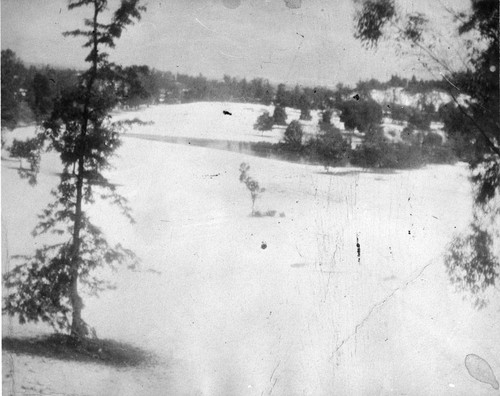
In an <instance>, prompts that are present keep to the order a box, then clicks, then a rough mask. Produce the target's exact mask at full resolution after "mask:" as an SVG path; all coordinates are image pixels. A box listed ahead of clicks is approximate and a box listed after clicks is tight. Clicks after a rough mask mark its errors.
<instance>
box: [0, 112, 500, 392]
mask: <svg viewBox="0 0 500 396" xmlns="http://www.w3.org/2000/svg"><path fill="white" fill-rule="evenodd" d="M222 109H225V110H227V111H229V112H231V113H232V116H224V115H223V114H222ZM265 109H266V108H265V107H264V106H257V105H248V104H233V103H231V104H221V103H209V104H199V103H198V104H197V103H193V104H187V105H173V106H158V107H151V108H148V109H145V110H144V111H141V112H135V113H129V114H125V113H122V114H120V115H119V116H118V117H123V118H125V117H128V118H133V117H135V116H138V117H139V118H141V119H143V120H144V121H148V120H153V121H155V124H154V125H150V126H145V127H138V128H136V129H134V130H133V131H131V132H133V133H143V134H160V135H162V134H163V135H165V136H182V137H196V138H210V139H226V140H230V139H235V140H240V141H259V140H263V139H261V138H260V136H259V135H260V132H256V131H253V129H252V125H253V123H254V122H255V119H256V118H257V116H258V115H259V114H260V113H261V111H263V110H265ZM316 116H317V115H316ZM20 132H23V131H20ZM16 133H17V132H12V133H10V134H9V135H8V139H7V140H8V141H9V139H11V138H12V136H13V135H14V134H16ZM29 133H31V132H30V128H26V129H25V130H24V134H29ZM273 133H274V131H273ZM276 133H277V132H276ZM281 133H282V132H281ZM267 139H268V141H273V139H276V136H271V135H270V136H269V137H268V138H267ZM264 140H265V139H264ZM278 140H279V139H278ZM118 154H119V156H118V157H117V158H115V160H114V163H115V165H116V169H115V170H113V171H111V172H110V173H109V176H110V178H111V180H112V181H113V182H115V183H117V184H118V185H120V192H121V193H122V194H123V195H125V196H126V197H127V198H128V199H129V200H130V205H131V206H132V208H133V212H134V216H135V219H136V224H134V225H130V224H128V223H127V222H126V221H125V220H124V219H122V218H121V217H120V215H119V213H118V210H117V209H115V208H110V207H109V206H107V205H106V204H101V203H99V204H97V205H95V206H93V207H92V208H90V210H89V213H90V215H91V218H92V219H93V220H94V221H95V222H96V223H98V224H99V225H101V226H102V228H103V230H104V231H105V232H106V234H107V235H108V237H109V239H110V240H112V241H114V242H120V243H122V244H124V245H125V246H127V247H130V248H132V249H133V250H134V251H135V252H136V253H137V254H138V255H139V256H140V257H141V259H142V266H141V268H140V271H139V272H131V271H127V270H125V269H123V270H120V271H118V272H117V273H115V274H113V275H112V277H113V279H114V281H115V282H116V284H117V286H118V287H117V289H116V290H113V291H108V292H105V293H103V294H102V296H101V297H100V298H91V297H88V298H87V299H86V300H85V301H86V307H85V310H84V317H85V319H86V320H87V321H88V322H89V323H90V324H92V325H93V326H95V328H96V330H97V333H98V335H99V336H100V337H102V338H112V339H115V340H120V341H126V342H130V343H133V344H135V345H137V346H140V347H143V348H145V349H147V350H151V351H154V352H156V353H157V354H158V356H160V358H161V359H160V362H159V364H157V365H156V366H154V367H144V368H130V369H124V368H122V369H114V368H110V367H105V366H98V365H94V364H88V363H76V362H62V361H57V360H52V359H49V358H40V357H34V356H27V355H8V354H6V353H5V352H4V354H3V391H4V394H64V395H69V394H71V395H117V396H118V395H120V396H121V395H200V396H201V395H271V394H272V395H313V396H316V395H402V394H406V395H483V394H484V395H490V394H492V395H493V394H498V391H495V390H493V388H492V387H491V386H490V385H488V384H485V383H481V382H478V381H477V380H475V379H474V378H472V377H471V376H470V375H469V374H468V372H467V369H466V368H465V366H464V359H465V357H466V355H467V354H471V353H474V354H477V355H479V356H481V357H482V358H484V359H485V360H487V361H488V362H489V364H490V365H491V367H492V369H493V371H494V372H496V374H497V378H499V376H500V333H499V331H498V323H499V319H500V299H499V298H498V297H499V296H498V292H497V294H496V295H494V296H493V299H492V302H491V304H490V305H488V306H487V307H486V308H484V309H483V310H480V311H478V310H476V309H474V308H473V307H472V305H471V303H470V301H465V300H464V299H463V296H462V295H461V294H459V293H457V292H455V289H454V286H453V285H452V284H450V282H449V280H448V277H447V275H446V269H445V266H444V264H443V253H444V252H445V250H446V245H447V243H448V242H449V241H450V239H451V237H452V236H453V234H454V233H455V232H458V231H460V230H463V229H464V228H465V227H466V225H467V223H468V221H469V220H470V217H471V191H470V184H469V182H468V180H467V169H466V167H465V166H463V165H457V166H428V167H426V168H424V169H420V170H414V171H397V172H393V173H389V172H379V173H377V172H368V171H363V170H361V169H357V168H336V169H334V170H333V172H332V173H331V174H326V173H325V172H324V169H323V168H322V167H319V166H310V165H302V164H294V163H288V162H283V161H276V160H269V159H263V158H258V157H253V156H248V155H243V154H240V153H234V152H228V151H219V150H213V149H209V148H202V147H190V146H186V145H178V144H170V143H163V142H152V141H147V140H142V139H138V138H131V137H126V136H125V137H124V138H123V146H122V147H121V148H120V149H119V152H118ZM242 162H247V163H249V164H250V166H251V169H250V175H251V176H252V177H254V178H255V179H256V180H258V181H259V183H260V184H261V186H263V187H265V188H266V191H265V193H264V194H263V195H262V197H261V198H260V199H259V200H258V201H257V204H256V209H257V210H260V211H262V212H265V211H268V210H275V211H276V212H277V215H276V216H275V217H262V218H256V217H250V216H249V214H250V211H251V201H250V194H249V192H248V191H247V190H246V188H245V186H244V185H243V184H242V183H240V182H239V180H238V177H239V172H238V168H239V166H240V164H241V163H242ZM17 166H18V162H17V161H12V160H9V159H4V160H2V235H3V237H2V242H3V244H2V250H3V251H2V261H3V262H2V265H3V271H5V270H6V268H7V267H8V260H7V256H8V255H15V254H22V253H31V252H32V251H33V249H34V248H36V246H37V245H36V244H37V242H36V241H35V240H33V239H32V237H31V236H30V232H31V230H32V229H33V227H34V225H35V224H36V222H37V218H36V215H37V213H39V212H40V211H41V209H42V208H44V206H45V205H46V204H47V203H48V202H49V200H50V195H49V191H50V189H51V188H52V187H53V186H55V185H56V183H57V181H58V176H57V174H58V172H59V171H60V167H59V166H58V159H57V157H56V156H55V155H52V154H49V155H45V156H44V157H43V159H42V167H41V174H40V177H39V184H38V186H37V187H36V188H32V187H30V186H29V185H28V184H27V183H26V182H25V181H23V180H20V179H19V177H18V176H17V171H16V168H17ZM279 213H284V217H280V216H279V215H278V214H279ZM357 243H359V255H358V247H357ZM3 319H4V320H3V334H4V335H5V334H6V335H17V336H24V335H36V334H42V333H45V332H48V331H50V329H47V328H45V327H42V326H35V325H27V326H19V325H18V324H17V322H16V321H12V320H10V319H8V318H5V317H4V318H3Z"/></svg>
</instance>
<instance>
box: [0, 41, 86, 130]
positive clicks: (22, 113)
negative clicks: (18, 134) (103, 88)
mask: <svg viewBox="0 0 500 396" xmlns="http://www.w3.org/2000/svg"><path fill="white" fill-rule="evenodd" d="M77 78H78V75H77V72H76V71H74V70H69V69H56V68H51V67H43V68H38V67H35V66H31V67H29V68H27V67H26V66H25V65H24V64H23V62H22V61H21V60H20V59H19V58H18V57H17V56H16V54H15V53H14V52H13V51H12V50H10V49H6V50H2V127H4V128H5V127H6V128H14V127H15V126H16V125H17V124H18V123H19V122H25V123H29V122H33V121H35V120H41V119H43V117H45V116H46V115H47V114H49V113H50V111H51V110H52V105H53V100H54V98H55V97H56V96H57V95H58V94H60V93H61V92H62V91H63V90H64V89H67V88H69V87H72V86H74V84H75V83H76V81H77Z"/></svg>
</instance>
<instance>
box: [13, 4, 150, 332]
mask: <svg viewBox="0 0 500 396" xmlns="http://www.w3.org/2000/svg"><path fill="white" fill-rule="evenodd" d="M108 3H109V2H108V0H69V5H68V8H69V9H70V10H71V9H74V8H80V7H84V6H90V7H91V9H92V17H91V18H89V19H86V20H85V26H86V27H87V29H86V30H81V29H77V30H74V31H71V32H67V33H65V35H67V36H75V37H84V38H85V39H86V42H85V44H84V47H88V48H90V53H89V54H88V56H87V58H86V61H87V62H89V63H90V67H89V69H88V70H87V71H86V72H85V73H83V74H82V75H81V79H80V81H79V84H78V85H77V86H75V87H74V88H73V89H70V90H67V91H66V92H64V93H63V94H62V95H61V96H60V97H59V98H58V99H57V100H56V101H55V102H54V107H53V111H52V113H51V116H50V117H49V119H48V120H47V121H45V122H44V123H43V128H42V131H41V132H40V133H39V135H38V139H39V142H40V145H41V144H42V143H43V142H46V147H47V148H48V149H52V150H55V151H56V152H58V153H59V154H60V158H61V162H62V165H63V170H62V173H61V177H60V183H59V185H58V187H57V188H56V189H55V190H54V191H53V195H54V196H55V198H56V199H55V201H54V202H53V203H51V204H49V205H48V207H47V208H46V209H45V210H44V211H43V213H42V214H41V215H40V216H39V217H40V222H39V224H38V225H37V227H36V228H35V230H34V235H39V234H44V233H53V234H55V235H59V238H60V242H59V243H56V244H54V245H51V246H43V247H41V248H39V249H38V250H37V251H36V252H35V254H34V255H33V256H31V257H29V256H23V257H17V260H18V261H20V263H19V264H18V265H16V266H15V267H14V268H13V269H12V270H11V271H10V272H8V273H7V274H5V276H4V280H5V285H6V287H7V288H9V289H10V291H9V293H8V295H7V296H6V298H5V304H4V312H5V313H7V314H9V315H11V316H13V315H18V317H19V321H20V322H21V323H24V322H26V321H34V322H37V321H39V320H41V321H44V322H47V323H49V324H51V325H52V326H53V327H54V328H56V329H58V330H62V331H68V332H70V335H71V337H72V338H74V339H77V340H80V339H83V338H85V337H88V336H89V335H91V334H92V333H93V329H91V328H90V327H89V326H88V325H87V324H86V323H85V321H84V320H83V318H82V309H83V300H82V297H81V295H80V293H81V290H80V286H83V287H85V288H86V289H87V291H88V292H89V293H92V294H97V293H98V292H100V291H102V290H105V289H106V288H108V287H109V286H110V285H109V283H108V282H106V281H104V280H103V279H100V278H98V277H97V276H95V275H93V270H94V269H96V268H98V267H101V266H103V265H109V266H111V267H112V268H114V267H115V266H116V265H117V264H119V263H122V262H123V261H126V260H128V261H129V262H130V265H134V264H135V262H136V257H135V255H134V254H133V252H131V251H130V250H128V249H125V248H123V247H122V246H121V245H117V246H111V245H110V244H109V243H108V242H107V240H106V239H105V237H104V235H103V233H102V231H101V230H100V229H99V228H98V227H97V226H95V225H94V224H93V223H92V222H91V221H90V218H89V217H88V216H87V214H86V213H85V205H89V204H92V203H93V202H94V200H95V192H98V193H99V196H100V197H101V198H103V199H110V200H111V202H112V203H114V204H117V205H118V206H119V207H120V208H121V209H122V211H123V213H124V214H125V215H126V216H127V217H128V218H129V219H131V217H130V211H129V208H128V207H127V204H126V200H125V199H124V198H123V197H122V196H120V195H119V194H118V193H117V191H116V187H115V186H114V185H113V184H112V183H110V182H109V181H108V180H107V179H106V178H105V177H104V175H103V174H102V171H103V170H105V169H106V168H109V167H110V163H109V159H110V157H111V156H112V155H113V153H114V152H115V150H116V148H117V147H118V146H119V145H120V140H119V134H118V132H119V131H120V128H121V127H122V126H123V123H112V122H111V121H110V116H109V114H110V111H111V109H112V108H113V107H114V106H115V105H116V104H117V103H118V100H119V99H120V98H119V97H118V96H117V92H116V90H115V88H116V86H117V84H116V82H115V81H114V80H115V78H118V77H119V76H118V73H117V67H116V66H115V65H114V64H112V63H110V62H108V60H107V54H106V53H105V52H103V51H102V48H103V47H110V48H113V47H114V45H115V40H116V39H118V38H119V37H120V36H121V34H122V32H123V30H124V29H125V28H126V26H128V25H130V24H132V23H133V22H134V21H135V20H139V19H140V15H141V12H142V11H144V7H142V6H140V5H139V0H122V1H121V3H120V4H119V6H118V8H117V9H116V10H115V11H114V13H112V14H111V15H112V17H111V18H112V19H111V21H110V22H109V23H104V22H102V21H100V19H99V17H102V14H103V13H105V14H106V15H108V5H109V4H108ZM39 149H40V147H39V148H37V149H36V150H39ZM33 177H36V169H35V170H34V171H33ZM64 236H66V237H67V238H64Z"/></svg>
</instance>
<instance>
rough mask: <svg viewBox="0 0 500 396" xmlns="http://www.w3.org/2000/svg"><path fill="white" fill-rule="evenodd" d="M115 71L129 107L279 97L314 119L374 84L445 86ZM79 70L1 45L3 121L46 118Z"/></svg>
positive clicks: (421, 86)
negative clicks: (33, 60)
mask: <svg viewBox="0 0 500 396" xmlns="http://www.w3.org/2000/svg"><path fill="white" fill-rule="evenodd" d="M115 72H116V74H117V76H118V77H117V80H116V81H115V82H114V84H115V87H116V89H118V90H120V91H121V92H120V102H119V103H118V105H119V106H122V107H125V108H137V107H139V106H143V105H152V104H159V103H167V104H168V103H187V102H195V101H229V102H249V103H261V104H264V105H270V104H271V103H275V104H277V105H279V106H280V107H293V108H297V109H300V110H301V119H303V120H308V119H310V114H309V111H310V110H311V109H320V110H324V109H327V108H331V107H332V106H333V104H334V103H339V102H342V101H344V100H346V99H348V98H350V97H351V96H353V95H355V94H358V95H361V96H362V97H365V98H366V97H369V93H370V91H371V90H373V89H381V90H383V89H387V88H390V87H404V88H405V89H406V90H409V91H410V92H416V93H424V92H428V91H429V90H436V89H437V90H439V89H442V84H443V82H441V81H433V80H431V81H424V80H417V79H416V78H415V77H413V78H412V79H406V78H401V77H398V76H392V77H391V79H390V80H389V81H387V82H380V81H378V80H375V79H371V80H367V81H360V82H358V84H357V85H356V86H355V87H354V88H350V87H348V86H345V85H342V84H337V86H336V88H335V89H330V88H326V87H314V88H311V87H304V86H299V85H295V86H294V87H288V86H286V85H285V84H278V85H277V86H276V85H273V84H271V83H270V82H269V80H266V79H262V78H254V79H251V80H247V79H246V78H242V79H238V78H235V77H231V76H228V75H224V76H223V78H222V79H219V80H218V79H209V78H207V77H205V76H203V75H202V74H199V75H198V76H190V75H187V74H180V73H177V74H174V73H172V72H169V71H167V72H164V71H160V70H156V69H154V68H150V67H149V66H146V65H132V66H120V67H119V68H117V70H116V71H115ZM81 74H82V71H81V70H75V69H64V68H55V67H50V66H45V67H36V66H29V67H26V66H25V65H24V63H23V62H22V61H21V60H20V59H19V58H18V57H17V56H16V54H15V53H14V52H13V51H12V50H10V49H6V50H2V126H3V127H6V128H10V129H12V128H14V127H15V126H16V125H18V124H19V123H29V122H33V121H40V120H42V119H43V118H44V117H46V116H47V115H48V114H50V112H51V111H52V109H53V103H54V100H55V99H56V98H57V97H59V96H61V95H62V94H63V92H64V91H65V90H68V89H70V88H71V87H73V86H74V85H75V84H76V83H77V82H78V79H79V77H80V75H81ZM394 111H398V109H395V110H394Z"/></svg>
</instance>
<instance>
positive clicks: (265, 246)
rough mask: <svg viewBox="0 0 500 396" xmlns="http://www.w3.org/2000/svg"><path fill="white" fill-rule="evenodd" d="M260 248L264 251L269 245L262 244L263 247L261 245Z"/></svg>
mask: <svg viewBox="0 0 500 396" xmlns="http://www.w3.org/2000/svg"><path fill="white" fill-rule="evenodd" d="M260 248H261V249H262V250H264V249H266V248H267V243H265V242H262V243H261V245H260Z"/></svg>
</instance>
